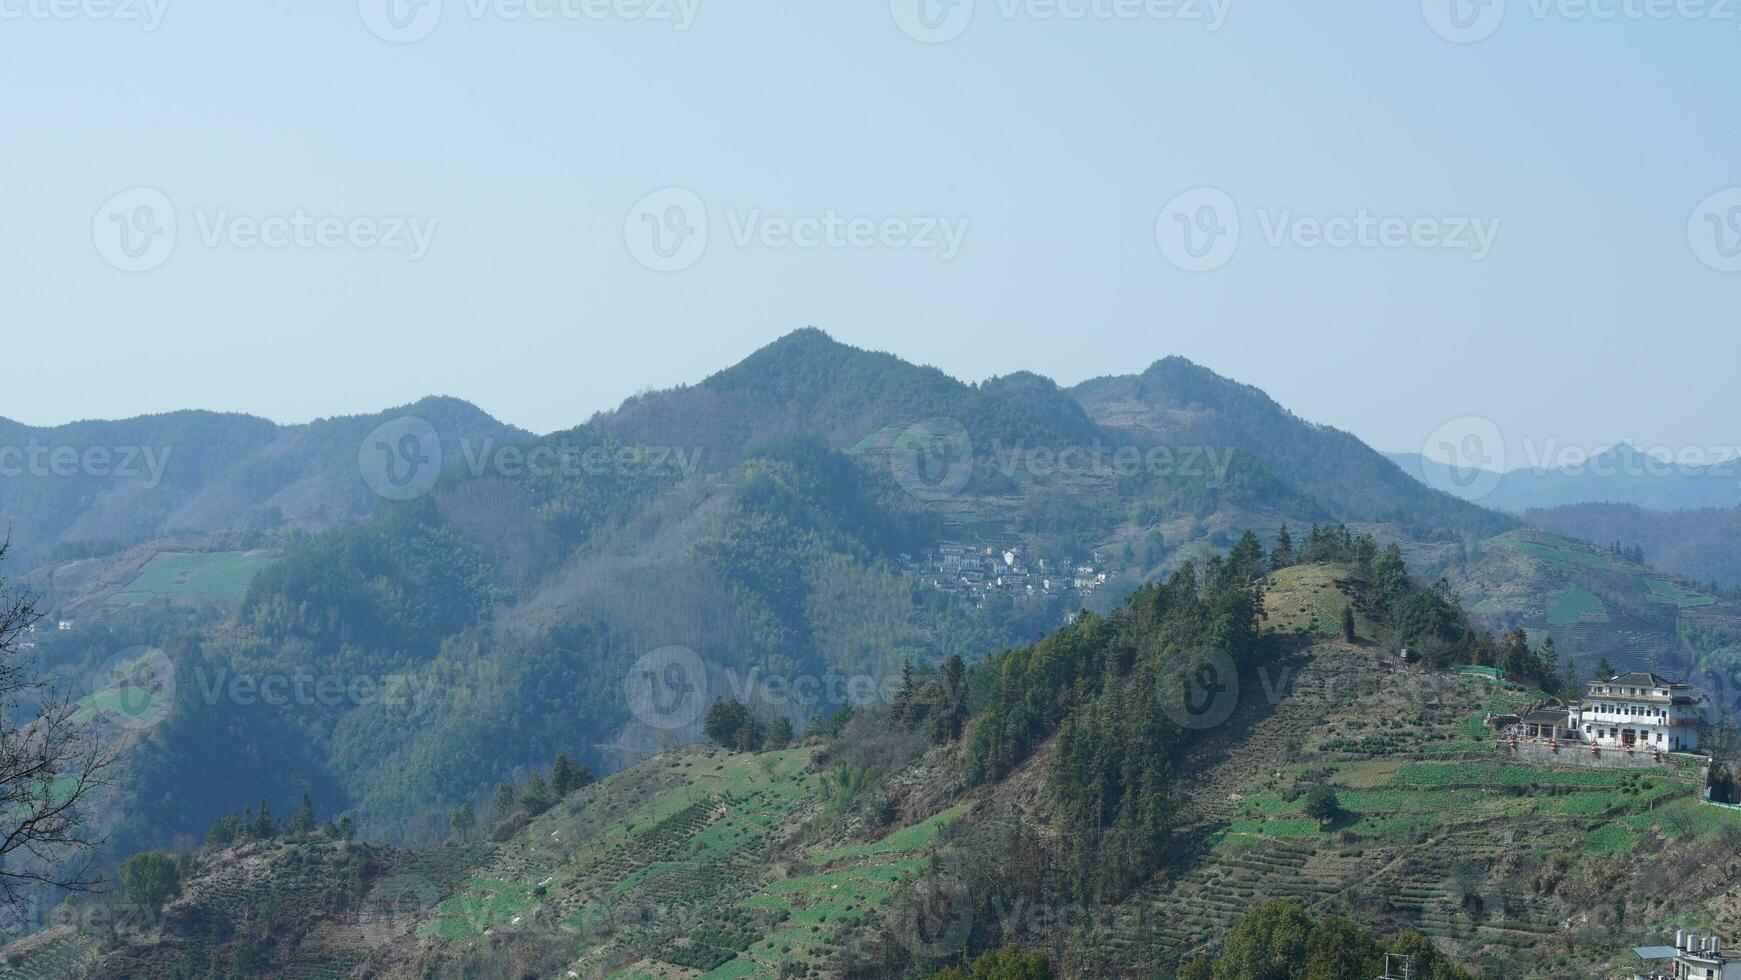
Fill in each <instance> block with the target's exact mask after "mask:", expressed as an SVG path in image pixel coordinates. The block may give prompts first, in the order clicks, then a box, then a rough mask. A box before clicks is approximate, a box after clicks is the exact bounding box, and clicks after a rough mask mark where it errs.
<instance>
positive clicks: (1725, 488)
mask: <svg viewBox="0 0 1741 980" xmlns="http://www.w3.org/2000/svg"><path fill="white" fill-rule="evenodd" d="M1385 455H1386V456H1388V457H1389V458H1390V460H1391V462H1393V463H1395V464H1396V465H1397V466H1399V467H1401V468H1402V470H1403V472H1405V473H1407V474H1408V475H1410V476H1412V477H1414V478H1415V479H1417V480H1419V481H1420V482H1422V483H1424V484H1426V485H1427V486H1430V487H1433V488H1434V489H1436V490H1442V491H1444V492H1445V493H1448V494H1451V495H1452V496H1456V497H1461V498H1463V499H1464V500H1469V501H1472V502H1475V503H1479V504H1481V505H1482V506H1484V507H1491V508H1494V509H1496V510H1502V511H1506V512H1508V513H1513V514H1521V513H1523V512H1524V511H1528V510H1545V509H1548V508H1553V507H1565V506H1570V505H1573V504H1628V505H1631V506H1635V507H1641V508H1644V509H1646V510H1657V511H1672V510H1691V509H1697V508H1710V507H1735V506H1741V462H1738V461H1736V460H1728V461H1720V462H1717V463H1714V464H1712V465H1709V466H1686V465H1681V464H1677V463H1672V462H1670V461H1668V460H1665V459H1663V458H1662V457H1660V456H1657V455H1653V454H1650V453H1646V452H1643V451H1641V450H1639V449H1636V448H1634V447H1633V446H1631V445H1629V444H1627V443H1621V444H1619V445H1616V446H1614V447H1612V448H1610V449H1607V450H1604V451H1602V452H1600V453H1597V454H1595V455H1594V456H1591V457H1590V458H1589V459H1588V460H1587V461H1586V462H1585V463H1584V464H1583V465H1581V466H1578V467H1576V468H1555V469H1543V468H1522V469H1514V470H1509V471H1507V472H1505V473H1495V472H1491V471H1487V470H1478V469H1457V468H1454V467H1451V466H1449V465H1446V464H1445V463H1441V462H1439V461H1437V460H1432V459H1428V458H1427V457H1425V456H1423V455H1421V454H1420V453H1386V454H1385Z"/></svg>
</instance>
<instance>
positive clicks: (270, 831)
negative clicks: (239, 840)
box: [253, 800, 278, 840]
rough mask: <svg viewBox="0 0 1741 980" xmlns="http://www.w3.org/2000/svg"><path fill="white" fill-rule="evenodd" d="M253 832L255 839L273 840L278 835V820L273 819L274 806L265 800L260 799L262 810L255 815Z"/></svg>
mask: <svg viewBox="0 0 1741 980" xmlns="http://www.w3.org/2000/svg"><path fill="white" fill-rule="evenodd" d="M253 834H254V839H255V840H271V839H272V838H274V837H277V836H278V821H276V820H274V819H272V807H271V806H269V805H268V804H267V803H266V801H265V800H261V801H260V812H259V814H258V815H257V816H255V817H254V827H253Z"/></svg>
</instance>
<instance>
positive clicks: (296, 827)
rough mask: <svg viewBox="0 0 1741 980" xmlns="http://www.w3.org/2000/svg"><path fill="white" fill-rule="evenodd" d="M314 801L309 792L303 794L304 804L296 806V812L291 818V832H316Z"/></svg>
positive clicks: (299, 833) (298, 833)
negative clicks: (309, 796)
mask: <svg viewBox="0 0 1741 980" xmlns="http://www.w3.org/2000/svg"><path fill="white" fill-rule="evenodd" d="M314 827H315V821H314V802H313V801H312V800H310V799H309V798H308V794H307V793H304V794H302V805H301V806H299V807H297V808H296V813H295V814H294V815H293V816H292V817H291V818H290V832H291V833H293V834H297V835H298V836H300V835H303V834H312V833H314Z"/></svg>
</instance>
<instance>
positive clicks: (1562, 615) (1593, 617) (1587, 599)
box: [1548, 585, 1608, 626]
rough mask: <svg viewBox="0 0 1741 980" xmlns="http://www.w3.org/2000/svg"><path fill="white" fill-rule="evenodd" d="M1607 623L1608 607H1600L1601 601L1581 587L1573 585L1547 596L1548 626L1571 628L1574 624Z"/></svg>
mask: <svg viewBox="0 0 1741 980" xmlns="http://www.w3.org/2000/svg"><path fill="white" fill-rule="evenodd" d="M1607 621H1608V607H1606V606H1604V605H1602V600H1601V599H1598V598H1597V597H1596V595H1595V593H1593V592H1591V591H1590V590H1589V589H1586V588H1583V587H1582V586H1577V585H1574V586H1572V587H1571V588H1569V589H1561V590H1560V591H1558V592H1554V593H1551V594H1550V595H1549V596H1548V623H1549V625H1552V626H1571V625H1574V624H1576V623H1605V622H1607Z"/></svg>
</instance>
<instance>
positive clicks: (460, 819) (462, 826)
mask: <svg viewBox="0 0 1741 980" xmlns="http://www.w3.org/2000/svg"><path fill="white" fill-rule="evenodd" d="M447 823H448V826H450V827H452V828H453V832H454V833H455V834H458V835H459V839H460V840H467V839H469V838H470V837H471V835H472V831H473V830H474V829H476V827H477V825H478V817H477V814H476V813H473V812H472V805H471V804H470V803H461V804H460V805H459V806H458V807H456V808H455V809H454V811H453V816H451V817H449V818H448V820H447Z"/></svg>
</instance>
